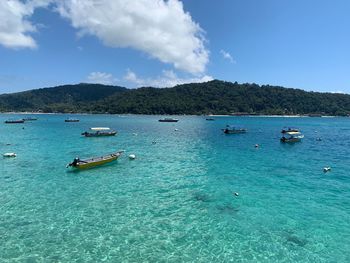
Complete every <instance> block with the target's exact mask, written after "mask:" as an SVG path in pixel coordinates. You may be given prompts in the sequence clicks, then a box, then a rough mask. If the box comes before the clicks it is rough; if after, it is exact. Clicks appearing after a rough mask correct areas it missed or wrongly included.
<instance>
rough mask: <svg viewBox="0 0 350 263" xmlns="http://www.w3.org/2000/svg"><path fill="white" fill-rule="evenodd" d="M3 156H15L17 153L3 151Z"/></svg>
mask: <svg viewBox="0 0 350 263" xmlns="http://www.w3.org/2000/svg"><path fill="white" fill-rule="evenodd" d="M3 156H4V157H16V156H17V154H15V153H4V154H3Z"/></svg>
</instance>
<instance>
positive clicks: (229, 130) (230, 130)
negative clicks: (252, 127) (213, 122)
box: [222, 125, 247, 134]
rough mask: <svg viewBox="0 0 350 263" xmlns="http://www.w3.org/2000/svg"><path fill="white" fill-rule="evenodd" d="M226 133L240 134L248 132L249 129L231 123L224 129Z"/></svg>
mask: <svg viewBox="0 0 350 263" xmlns="http://www.w3.org/2000/svg"><path fill="white" fill-rule="evenodd" d="M222 130H223V131H224V133H225V134H239V133H246V132H247V129H245V128H237V127H234V126H231V125H226V128H225V129H222Z"/></svg>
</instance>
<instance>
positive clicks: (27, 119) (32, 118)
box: [23, 116, 38, 121]
mask: <svg viewBox="0 0 350 263" xmlns="http://www.w3.org/2000/svg"><path fill="white" fill-rule="evenodd" d="M23 120H24V121H36V120H38V118H36V117H31V116H29V117H25V118H24V119H23Z"/></svg>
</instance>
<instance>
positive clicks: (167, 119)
mask: <svg viewBox="0 0 350 263" xmlns="http://www.w3.org/2000/svg"><path fill="white" fill-rule="evenodd" d="M158 121H159V122H178V121H179V120H178V119H174V118H164V119H160V120H158Z"/></svg>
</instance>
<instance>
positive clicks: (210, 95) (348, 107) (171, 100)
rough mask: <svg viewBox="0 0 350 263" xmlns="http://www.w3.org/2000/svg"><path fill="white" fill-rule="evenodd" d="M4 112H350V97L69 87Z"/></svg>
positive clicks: (6, 98) (15, 101) (210, 85)
mask: <svg viewBox="0 0 350 263" xmlns="http://www.w3.org/2000/svg"><path fill="white" fill-rule="evenodd" d="M0 109H1V110H2V111H30V110H33V111H38V110H41V111H43V112H93V113H105V112H109V113H134V114H209V113H211V114H230V113H233V112H246V113H250V114H327V115H347V114H349V113H350V95H346V94H333V93H320V92H306V91H303V90H299V89H287V88H283V87H276V86H269V85H266V86H259V85H256V84H238V83H237V82H235V83H231V82H224V81H219V80H213V81H209V82H206V83H192V84H184V85H178V86H176V87H173V88H161V89H160V88H151V87H144V88H139V89H125V88H122V87H114V86H104V85H99V84H78V85H66V86H60V87H55V88H46V89H39V90H32V91H26V92H21V93H15V94H5V95H1V96H0Z"/></svg>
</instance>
